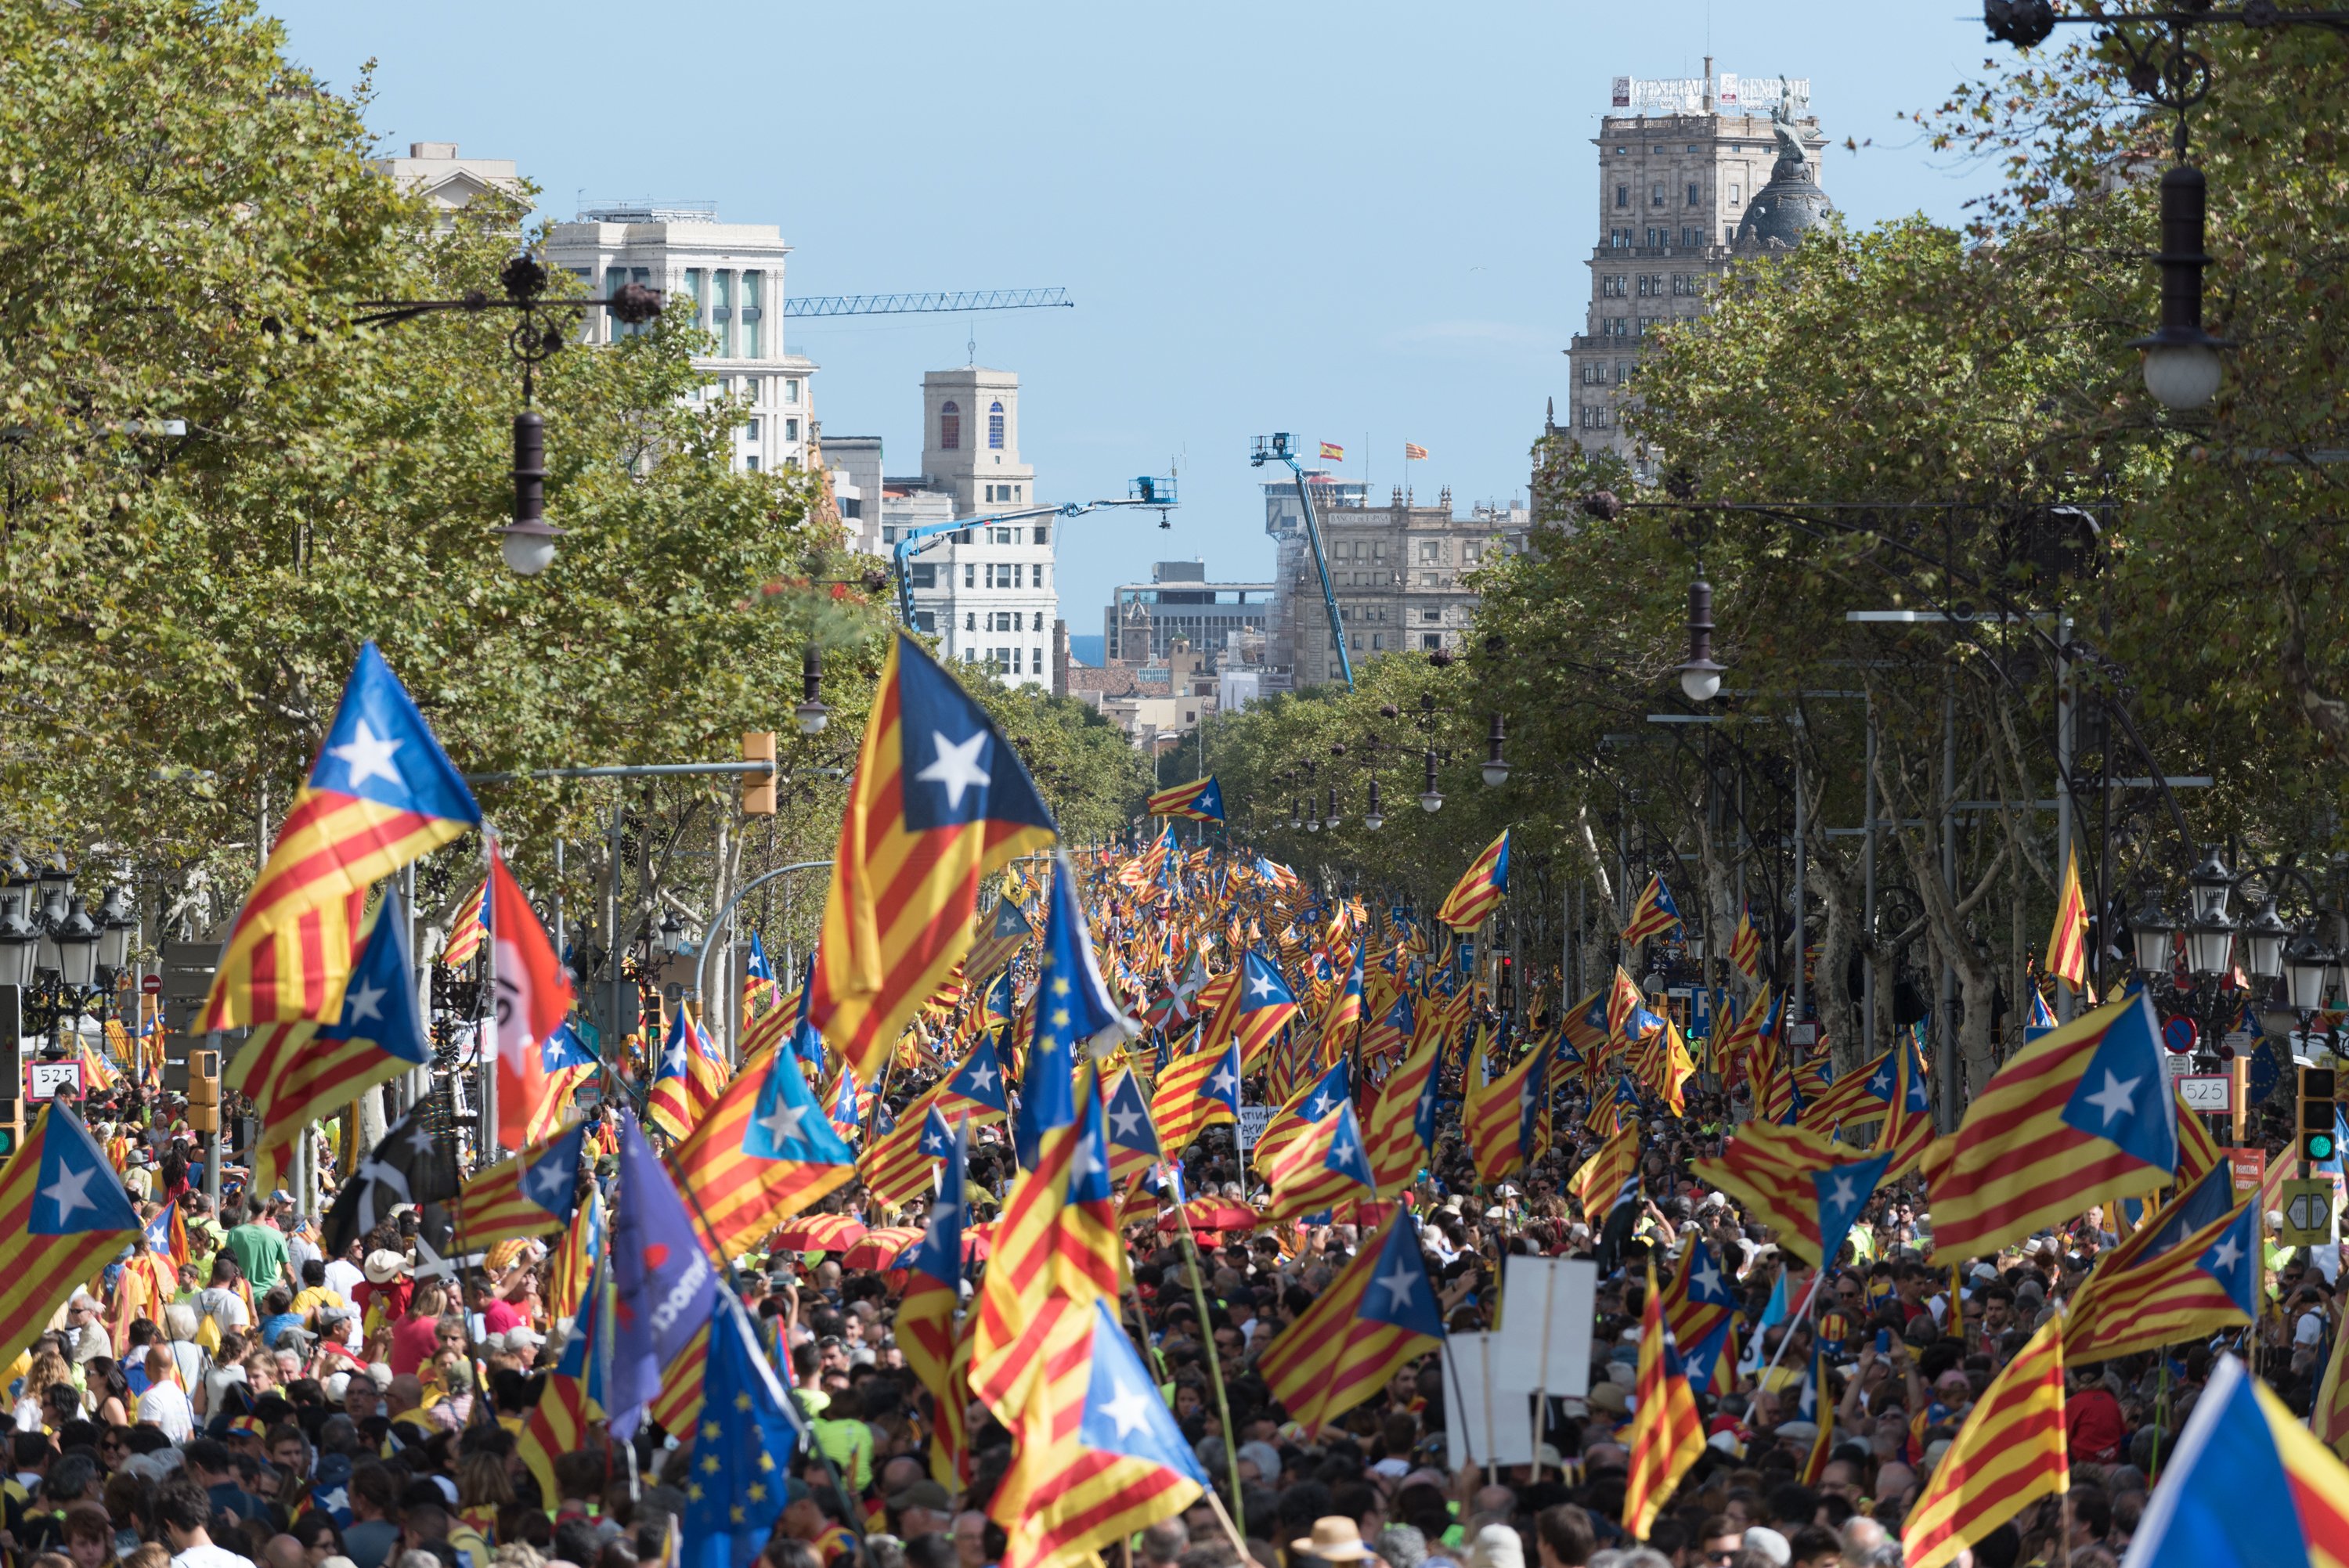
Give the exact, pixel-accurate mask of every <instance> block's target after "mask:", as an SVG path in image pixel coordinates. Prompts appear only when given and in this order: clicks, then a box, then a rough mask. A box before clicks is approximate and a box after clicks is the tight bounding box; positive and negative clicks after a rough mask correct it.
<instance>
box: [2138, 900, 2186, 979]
mask: <svg viewBox="0 0 2349 1568" xmlns="http://www.w3.org/2000/svg"><path fill="white" fill-rule="evenodd" d="M2177 934H2178V923H2177V922H2176V921H2174V920H2171V919H2170V918H2169V916H2168V913H2165V912H2164V911H2163V909H2162V907H2161V896H2160V894H2158V893H2147V895H2146V900H2145V907H2144V908H2142V909H2140V910H2138V911H2137V913H2135V914H2133V915H2131V916H2129V941H2130V943H2131V944H2132V945H2133V946H2135V948H2136V949H2137V968H2138V970H2139V971H2140V972H2141V973H2143V974H2146V975H2167V974H2168V973H2169V963H2170V958H2171V955H2172V954H2173V953H2174V952H2175V951H2176V947H2175V944H2174V942H2173V940H2172V939H2173V938H2175V937H2176V936H2177Z"/></svg>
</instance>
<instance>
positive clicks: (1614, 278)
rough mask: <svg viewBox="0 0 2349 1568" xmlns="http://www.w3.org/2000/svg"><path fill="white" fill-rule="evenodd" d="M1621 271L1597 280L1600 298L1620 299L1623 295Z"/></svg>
mask: <svg viewBox="0 0 2349 1568" xmlns="http://www.w3.org/2000/svg"><path fill="white" fill-rule="evenodd" d="M1623 277H1624V274H1623V273H1614V274H1612V275H1610V276H1608V277H1603V278H1600V279H1599V297H1601V298H1602V299H1621V298H1622V297H1623Z"/></svg>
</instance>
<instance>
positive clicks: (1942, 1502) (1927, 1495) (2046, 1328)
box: [1900, 1315, 2072, 1568]
mask: <svg viewBox="0 0 2349 1568" xmlns="http://www.w3.org/2000/svg"><path fill="white" fill-rule="evenodd" d="M2071 1484H2072V1469H2071V1459H2070V1450H2069V1449H2068V1448H2067V1447H2066V1444H2065V1439H2064V1319H2063V1317H2062V1316H2061V1315H2057V1316H2055V1317H2053V1318H2050V1319H2049V1320H2048V1321H2047V1322H2046V1323H2044V1324H2042V1325H2041V1326H2040V1328H2039V1332H2038V1333H2036V1334H2034V1335H2033V1336H2031V1342H2030V1343H2029V1344H2027V1345H2025V1346H2023V1350H2022V1353H2021V1354H2020V1355H2018V1356H2016V1357H2015V1358H2014V1359H2013V1360H2012V1361H2010V1362H2008V1363H2007V1364H2006V1366H2005V1367H2004V1368H2003V1369H2002V1370H2001V1371H2000V1373H1999V1375H1998V1376H1997V1377H1993V1378H1992V1379H1991V1383H1990V1387H1988V1388H1985V1389H1984V1390H1982V1398H1981V1400H1980V1401H1979V1402H1977V1403H1976V1404H1975V1406H1974V1408H1973V1410H1972V1412H1971V1414H1969V1415H1968V1416H1967V1417H1966V1421H1965V1425H1964V1426H1962V1427H1960V1428H1959V1429H1958V1436H1957V1439H1956V1440H1955V1441H1954V1442H1952V1443H1951V1445H1950V1449H1949V1452H1947V1453H1945V1454H1943V1455H1942V1456H1941V1462H1940V1464H1938V1465H1936V1466H1934V1467H1933V1475H1932V1479H1931V1480H1929V1481H1927V1482H1926V1483H1925V1491H1924V1494H1923V1495H1922V1496H1920V1498H1918V1500H1917V1505H1916V1506H1915V1507H1914V1508H1911V1509H1910V1510H1909V1517H1908V1520H1907V1522H1906V1523H1905V1524H1904V1525H1903V1526H1902V1528H1901V1532H1900V1552H1901V1560H1902V1562H1903V1563H1906V1564H1908V1568H1941V1564H1943V1563H1948V1562H1951V1560H1953V1559H1954V1558H1955V1557H1956V1556H1957V1555H1958V1553H1959V1552H1961V1550H1963V1549H1964V1548H1965V1547H1967V1546H1969V1545H1971V1543H1973V1542H1977V1541H1980V1540H1981V1539H1982V1537H1983V1536H1985V1535H1988V1534H1989V1533H1990V1532H1992V1531H1993V1530H1996V1529H1997V1528H1998V1527H1999V1526H2000V1525H2002V1524H2004V1523H2005V1522H2007V1521H2008V1520H2010V1519H2013V1517H2014V1516H2015V1515H2016V1514H2018V1513H2020V1512H2022V1511H2023V1509H2024V1508H2026V1507H2027V1506H2029V1505H2030V1504H2031V1503H2033V1502H2034V1501H2038V1500H2039V1499H2040V1498H2043V1497H2047V1496H2051V1495H2054V1494H2059V1493H2062V1492H2064V1491H2067V1490H2069V1489H2070V1487H2071Z"/></svg>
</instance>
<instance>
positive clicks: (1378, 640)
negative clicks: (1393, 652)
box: [1371, 632, 1387, 654]
mask: <svg viewBox="0 0 2349 1568" xmlns="http://www.w3.org/2000/svg"><path fill="white" fill-rule="evenodd" d="M1386 645H1387V640H1386V638H1385V637H1384V636H1382V635H1381V634H1379V633H1377V632H1372V633H1371V652H1372V653H1374V654H1375V653H1380V652H1381V651H1383V650H1384V649H1385V647H1386Z"/></svg>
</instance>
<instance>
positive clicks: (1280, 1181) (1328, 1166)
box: [1265, 1099, 1378, 1223]
mask: <svg viewBox="0 0 2349 1568" xmlns="http://www.w3.org/2000/svg"><path fill="white" fill-rule="evenodd" d="M1265 1174H1266V1177H1267V1180H1268V1181H1269V1182H1270V1183H1271V1186H1272V1204H1271V1207H1270V1208H1269V1210H1268V1211H1267V1216H1266V1217H1267V1218H1268V1219H1270V1220H1271V1221H1273V1222H1275V1223H1280V1222H1285V1221H1289V1220H1301V1219H1303V1218H1304V1217H1305V1216H1306V1215H1308V1214H1318V1213H1319V1212H1322V1211H1324V1210H1330V1209H1336V1208H1338V1207H1339V1206H1340V1205H1341V1204H1347V1203H1352V1202H1358V1201H1361V1200H1364V1199H1371V1198H1375V1197H1377V1196H1378V1183H1377V1181H1376V1180H1375V1179H1374V1178H1373V1177H1372V1176H1371V1161H1370V1157H1369V1156H1368V1155H1366V1154H1365V1153H1364V1152H1363V1151H1362V1126H1361V1119H1360V1118H1358V1117H1357V1116H1355V1114H1354V1102H1353V1101H1352V1100H1351V1099H1340V1100H1339V1101H1338V1102H1337V1104H1336V1105H1335V1106H1333V1107H1332V1108H1330V1110H1329V1111H1328V1112H1327V1113H1326V1114H1324V1115H1323V1116H1322V1117H1321V1118H1320V1119H1318V1120H1316V1121H1312V1122H1309V1123H1307V1124H1306V1126H1305V1127H1304V1128H1303V1129H1302V1130H1299V1132H1298V1134H1297V1135H1296V1136H1295V1137H1294V1138H1292V1139H1290V1140H1289V1141H1288V1146H1287V1147H1285V1148H1284V1149H1282V1150H1281V1151H1280V1153H1279V1155H1278V1157H1277V1158H1275V1159H1274V1160H1273V1161H1272V1162H1271V1165H1270V1167H1269V1168H1268V1170H1267V1171H1266V1173H1265Z"/></svg>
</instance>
